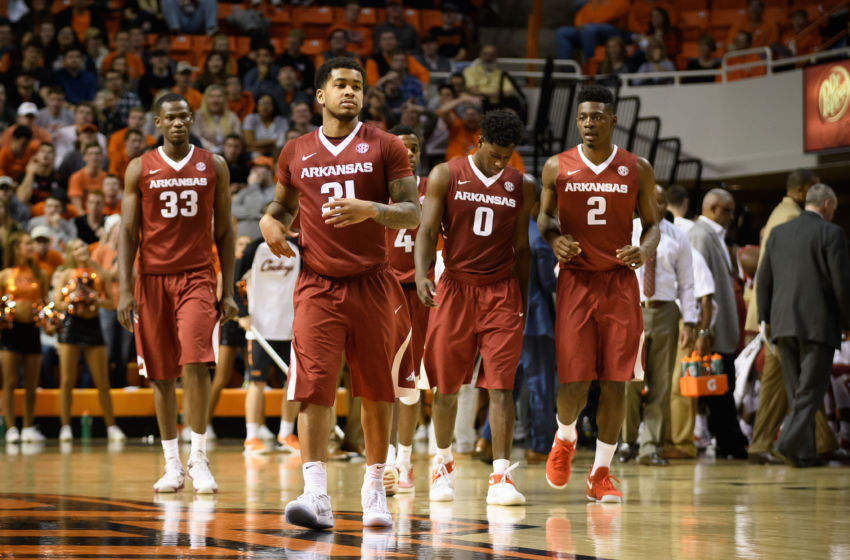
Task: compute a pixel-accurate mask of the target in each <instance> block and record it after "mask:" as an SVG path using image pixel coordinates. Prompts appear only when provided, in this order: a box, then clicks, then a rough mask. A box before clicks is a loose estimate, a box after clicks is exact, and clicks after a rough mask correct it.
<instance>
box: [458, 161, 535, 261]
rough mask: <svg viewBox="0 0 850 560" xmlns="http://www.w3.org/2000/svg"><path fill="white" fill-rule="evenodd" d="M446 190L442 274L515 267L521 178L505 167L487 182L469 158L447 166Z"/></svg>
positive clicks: (521, 202) (520, 203)
mask: <svg viewBox="0 0 850 560" xmlns="http://www.w3.org/2000/svg"><path fill="white" fill-rule="evenodd" d="M448 166H449V188H448V191H447V192H446V208H445V210H444V212H443V233H444V235H445V237H446V243H445V247H444V248H443V259H444V260H445V263H446V270H448V271H449V272H452V271H453V272H459V273H462V274H476V275H491V274H500V273H503V272H505V271H506V270H507V269H510V268H512V267H513V265H514V261H515V260H516V259H515V255H514V235H515V232H516V221H517V217H518V216H519V213H520V210H521V209H522V204H523V201H522V179H523V178H522V173H521V172H520V171H518V170H516V169H514V168H513V167H505V168H504V169H503V170H502V171H500V172H499V173H498V174H497V175H494V176H493V177H486V176H485V175H484V174H483V173H482V172H481V171H480V170H479V169H478V168H477V167H475V164H474V163H473V162H472V156H467V157H465V158H458V159H454V160H452V161H450V162H448Z"/></svg>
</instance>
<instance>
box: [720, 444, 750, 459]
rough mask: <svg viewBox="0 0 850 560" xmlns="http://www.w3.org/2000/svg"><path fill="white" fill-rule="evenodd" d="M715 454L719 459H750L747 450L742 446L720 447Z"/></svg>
mask: <svg viewBox="0 0 850 560" xmlns="http://www.w3.org/2000/svg"><path fill="white" fill-rule="evenodd" d="M714 456H715V457H716V458H718V459H748V458H749V455H748V454H747V450H746V449H744V448H743V447H741V448H740V449H718V450H717V451H716V452H715V454H714Z"/></svg>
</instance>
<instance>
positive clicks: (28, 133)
mask: <svg viewBox="0 0 850 560" xmlns="http://www.w3.org/2000/svg"><path fill="white" fill-rule="evenodd" d="M18 138H26V139H27V140H32V129H31V128H30V127H28V126H26V125H24V124H19V125H18V126H16V127H15V130H13V131H12V140H15V139H18Z"/></svg>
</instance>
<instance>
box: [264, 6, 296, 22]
mask: <svg viewBox="0 0 850 560" xmlns="http://www.w3.org/2000/svg"><path fill="white" fill-rule="evenodd" d="M264 13H265V16H266V17H267V18H269V21H270V22H272V24H275V23H292V14H291V13H289V9H288V8H287V7H286V6H277V7H275V6H271V5H270V6H268V7H267V8H266V10H265V12H264Z"/></svg>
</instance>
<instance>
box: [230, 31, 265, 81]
mask: <svg viewBox="0 0 850 560" xmlns="http://www.w3.org/2000/svg"><path fill="white" fill-rule="evenodd" d="M268 43H269V41H268V39H266V38H263V37H251V43H250V47H251V48H250V50H249V51H248V52H247V53H245V55H244V56H241V57H239V59H238V60H237V61H236V68H237V70H238V72H237V73H238V74H239V77H240V78H244V77H245V74H247V73H248V70H250V69H251V68H253V67H255V66H256V65H257V49H259V48H260V47H262V46H265V45H268Z"/></svg>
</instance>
